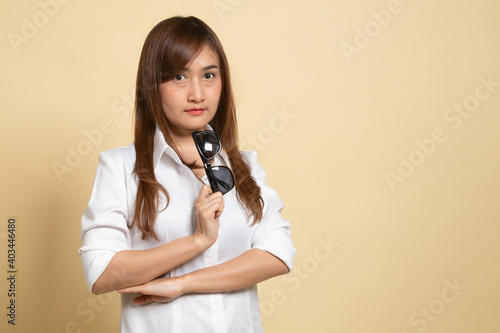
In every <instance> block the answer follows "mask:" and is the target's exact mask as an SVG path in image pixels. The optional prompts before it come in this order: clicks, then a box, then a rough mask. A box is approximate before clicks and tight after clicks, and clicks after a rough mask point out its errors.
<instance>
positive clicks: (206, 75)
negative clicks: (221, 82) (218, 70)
mask: <svg viewBox="0 0 500 333" xmlns="http://www.w3.org/2000/svg"><path fill="white" fill-rule="evenodd" d="M203 78H204V79H206V80H211V79H213V78H215V74H214V73H206V74H204V75H203Z"/></svg>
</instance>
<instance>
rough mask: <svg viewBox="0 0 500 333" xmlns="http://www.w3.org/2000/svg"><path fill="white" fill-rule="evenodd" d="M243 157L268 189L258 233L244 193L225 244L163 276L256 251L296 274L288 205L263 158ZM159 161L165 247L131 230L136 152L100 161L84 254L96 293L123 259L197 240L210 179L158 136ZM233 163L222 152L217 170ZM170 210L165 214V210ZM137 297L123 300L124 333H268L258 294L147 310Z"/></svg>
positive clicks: (225, 219)
mask: <svg viewBox="0 0 500 333" xmlns="http://www.w3.org/2000/svg"><path fill="white" fill-rule="evenodd" d="M242 154H243V158H244V160H245V162H246V163H247V164H248V165H249V166H250V169H251V174H252V177H254V178H255V180H256V182H257V184H258V185H259V186H260V188H261V195H262V199H263V200H264V210H263V217H262V220H261V221H260V222H259V223H256V224H254V225H253V226H251V221H248V219H247V217H246V215H245V213H244V211H243V209H242V208H241V206H240V205H239V203H238V201H237V199H236V190H235V189H233V190H231V191H230V192H228V193H226V194H225V195H224V201H225V207H224V212H223V213H222V215H221V216H220V218H219V221H220V227H219V236H218V239H217V241H216V242H215V243H214V244H213V245H212V246H211V247H210V248H209V249H207V250H206V251H205V252H203V253H201V254H200V255H198V256H196V257H194V258H193V259H191V260H190V261H188V262H186V263H184V264H183V265H180V266H178V267H176V268H174V269H172V270H171V271H170V272H168V273H166V274H165V275H163V276H165V277H168V276H180V275H184V274H187V273H190V272H193V271H196V270H199V269H201V268H204V267H208V266H212V265H217V264H220V263H223V262H225V261H227V260H230V259H232V258H235V257H237V256H239V255H240V254H242V253H244V252H245V251H247V250H249V249H251V248H256V249H261V250H264V251H268V252H270V253H272V254H273V255H275V256H276V257H278V258H280V259H281V260H282V261H283V262H284V263H285V264H286V265H287V266H288V267H289V268H290V269H291V268H292V263H293V258H294V255H295V249H294V247H293V244H292V240H291V238H290V233H291V228H290V224H289V222H288V221H287V220H285V219H283V218H282V216H281V214H280V212H281V210H282V209H283V204H282V202H281V200H280V199H279V198H278V196H277V195H276V192H275V191H274V190H273V189H271V188H270V187H268V186H267V185H266V183H265V173H264V170H263V169H262V167H261V166H260V165H259V164H258V163H257V154H256V153H255V152H249V153H245V152H242ZM153 161H154V166H155V174H156V177H157V180H158V181H159V182H160V184H162V185H163V186H164V187H165V188H166V189H167V191H168V193H169V195H170V202H169V205H168V208H167V209H166V210H164V211H161V212H159V213H158V217H157V220H156V223H155V231H156V233H157V235H158V237H159V241H156V240H154V239H151V238H148V239H146V240H142V239H141V233H140V231H139V230H138V229H137V228H136V227H133V228H131V229H129V228H128V225H129V224H130V223H131V221H132V219H133V216H134V209H135V197H136V193H137V186H138V179H137V177H136V176H135V174H134V173H133V168H134V163H135V150H134V146H133V144H131V145H130V146H128V147H120V148H115V149H111V150H108V151H105V152H102V153H100V154H99V164H98V167H97V172H96V176H95V181H94V189H93V191H92V195H91V197H90V201H89V204H88V207H87V208H86V209H85V211H84V213H83V216H82V230H81V238H82V247H81V248H80V249H79V251H78V252H79V254H80V257H81V260H82V265H83V271H84V274H85V280H86V283H87V287H88V288H89V290H92V286H93V284H94V283H95V281H96V280H97V278H98V277H99V276H100V275H101V274H102V272H103V271H104V269H105V268H106V266H107V265H108V263H109V262H110V260H111V258H112V257H113V256H114V255H115V254H116V253H118V252H119V251H123V250H141V249H149V248H153V247H157V246H159V245H161V244H164V243H166V242H169V241H171V240H174V239H177V238H181V237H185V236H188V235H191V234H193V232H194V231H195V229H196V226H197V220H196V214H195V213H194V203H195V201H196V199H197V198H198V194H199V192H200V189H201V186H202V185H203V183H205V184H207V185H208V180H207V178H206V175H205V177H204V178H203V179H202V181H200V180H199V179H198V178H197V177H196V176H195V175H194V174H193V172H192V171H191V170H190V169H189V168H188V167H187V166H185V165H184V164H183V163H182V162H181V160H180V158H179V157H178V156H177V154H176V153H175V152H174V150H173V149H172V148H171V147H170V146H168V145H167V143H166V142H165V139H164V137H163V135H162V133H161V131H160V130H159V129H158V128H157V129H156V133H155V139H154V156H153ZM226 161H228V158H227V156H226V154H225V153H224V152H221V154H220V155H219V156H217V158H216V160H215V161H214V162H215V163H214V165H228V163H227V162H226ZM163 200H165V198H163ZM164 203H165V201H163V202H162V203H161V205H160V207H164ZM137 296H138V295H137V294H123V295H121V319H120V332H121V333H143V332H147V333H154V332H162V333H164V332H173V333H178V332H179V333H180V332H183V333H184V332H185V333H203V332H214V333H215V332H217V333H219V332H220V333H223V332H225V333H234V332H238V333H239V332H241V333H243V332H245V333H246V332H263V330H262V324H261V321H260V311H259V304H258V299H257V288H256V286H251V287H249V288H245V289H240V290H236V291H230V292H223V293H213V294H192V295H183V296H181V297H179V298H177V299H175V300H174V301H172V302H170V303H151V304H147V305H135V304H133V302H132V300H133V299H134V298H135V297H137Z"/></svg>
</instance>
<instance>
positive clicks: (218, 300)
mask: <svg viewBox="0 0 500 333" xmlns="http://www.w3.org/2000/svg"><path fill="white" fill-rule="evenodd" d="M212 304H213V305H219V304H220V299H219V298H216V299H213V300H212Z"/></svg>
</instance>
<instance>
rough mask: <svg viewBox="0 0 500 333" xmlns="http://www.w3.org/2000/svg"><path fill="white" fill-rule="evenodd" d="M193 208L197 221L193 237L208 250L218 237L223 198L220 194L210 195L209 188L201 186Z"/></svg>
mask: <svg viewBox="0 0 500 333" xmlns="http://www.w3.org/2000/svg"><path fill="white" fill-rule="evenodd" d="M194 207H195V210H196V217H197V219H198V227H197V228H196V231H195V232H194V236H195V237H196V238H197V239H198V240H199V241H201V243H202V244H203V246H204V247H206V248H207V249H208V248H209V247H210V246H212V244H214V243H215V241H216V240H217V237H218V236H219V216H220V215H221V214H222V212H223V211H224V198H223V197H222V193H221V192H216V193H212V189H211V188H210V187H208V186H207V185H203V187H202V188H201V191H200V194H199V195H198V199H197V200H196V202H195V204H194Z"/></svg>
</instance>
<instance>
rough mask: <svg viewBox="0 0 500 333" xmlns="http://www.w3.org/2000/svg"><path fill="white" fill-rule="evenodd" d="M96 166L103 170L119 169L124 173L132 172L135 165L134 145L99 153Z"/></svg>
mask: <svg viewBox="0 0 500 333" xmlns="http://www.w3.org/2000/svg"><path fill="white" fill-rule="evenodd" d="M98 164H99V166H100V167H104V168H110V169H114V170H119V169H121V170H123V171H124V172H125V173H130V172H132V170H133V169H134V164H135V149H134V144H133V143H132V144H130V145H128V146H124V147H118V148H113V149H109V150H105V151H102V152H100V153H99V161H98Z"/></svg>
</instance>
